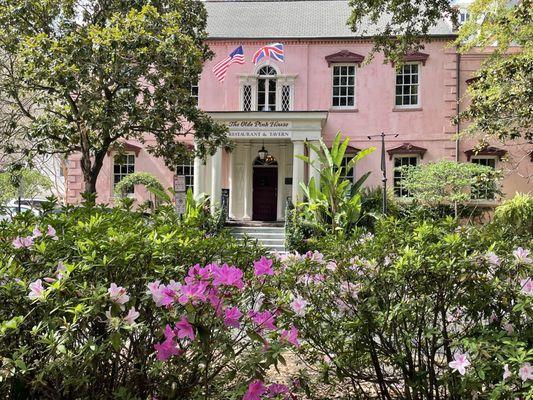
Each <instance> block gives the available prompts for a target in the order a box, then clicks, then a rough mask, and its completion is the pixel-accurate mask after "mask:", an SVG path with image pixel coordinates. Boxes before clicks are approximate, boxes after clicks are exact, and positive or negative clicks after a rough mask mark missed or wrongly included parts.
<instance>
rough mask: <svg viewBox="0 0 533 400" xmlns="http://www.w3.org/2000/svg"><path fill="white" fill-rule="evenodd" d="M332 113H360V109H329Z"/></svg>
mask: <svg viewBox="0 0 533 400" xmlns="http://www.w3.org/2000/svg"><path fill="white" fill-rule="evenodd" d="M329 112H330V113H356V112H359V109H357V108H335V107H331V108H330V109H329Z"/></svg>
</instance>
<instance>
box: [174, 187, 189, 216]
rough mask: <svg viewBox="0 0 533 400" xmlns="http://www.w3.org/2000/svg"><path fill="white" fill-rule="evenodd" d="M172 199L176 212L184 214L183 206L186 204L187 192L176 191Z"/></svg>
mask: <svg viewBox="0 0 533 400" xmlns="http://www.w3.org/2000/svg"><path fill="white" fill-rule="evenodd" d="M174 200H175V201H176V212H177V213H178V214H180V215H181V214H185V207H186V206H187V193H185V192H177V193H176V194H175V195H174Z"/></svg>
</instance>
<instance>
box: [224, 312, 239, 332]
mask: <svg viewBox="0 0 533 400" xmlns="http://www.w3.org/2000/svg"><path fill="white" fill-rule="evenodd" d="M241 317H242V312H241V311H240V310H239V309H238V308H237V307H229V308H226V310H225V311H224V325H226V326H232V327H234V328H238V327H239V326H240V323H239V319H240V318H241Z"/></svg>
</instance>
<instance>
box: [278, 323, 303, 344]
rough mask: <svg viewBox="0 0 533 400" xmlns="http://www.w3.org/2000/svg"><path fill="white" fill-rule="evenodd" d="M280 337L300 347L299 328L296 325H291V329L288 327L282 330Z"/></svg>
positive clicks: (283, 340)
mask: <svg viewBox="0 0 533 400" xmlns="http://www.w3.org/2000/svg"><path fill="white" fill-rule="evenodd" d="M280 339H281V341H282V342H288V343H290V344H292V345H294V347H297V348H298V347H300V342H299V341H298V328H296V327H295V326H294V325H293V326H291V330H290V331H288V330H286V329H284V330H282V331H281V337H280Z"/></svg>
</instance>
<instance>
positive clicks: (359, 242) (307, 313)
mask: <svg viewBox="0 0 533 400" xmlns="http://www.w3.org/2000/svg"><path fill="white" fill-rule="evenodd" d="M509 231H510V227H507V226H500V225H498V224H489V225H487V226H483V227H474V226H463V227H461V226H459V225H458V224H457V222H456V221H454V220H453V219H452V218H449V219H444V220H440V221H438V222H420V221H416V222H412V221H407V220H396V219H389V220H384V219H381V220H379V221H378V222H377V224H376V232H375V234H374V235H372V234H361V235H356V236H354V237H353V238H352V239H349V238H346V237H345V238H343V240H341V241H339V240H338V237H336V236H328V237H325V238H323V239H321V240H320V241H316V242H314V244H315V245H316V246H318V247H317V248H319V249H321V251H322V252H319V251H315V252H308V253H307V254H303V255H299V254H291V255H288V256H284V257H282V260H281V263H282V265H283V270H284V272H283V274H284V278H283V284H284V285H285V286H283V289H284V290H282V293H283V294H282V295H281V297H282V299H284V301H285V303H286V307H287V308H289V309H291V310H293V312H294V319H293V323H294V324H295V326H297V327H298V329H299V330H300V332H301V336H302V338H303V339H302V341H303V343H304V344H303V345H302V346H301V348H300V353H301V355H302V356H303V357H305V358H306V360H307V361H308V363H309V365H310V366H313V367H316V371H315V372H316V374H315V376H316V377H318V378H319V379H318V380H319V381H320V382H321V383H322V384H324V385H326V388H327V389H328V390H329V393H328V394H327V396H332V395H333V394H338V393H339V392H344V394H345V396H347V397H349V396H351V397H350V398H374V397H373V396H379V398H382V399H470V398H494V399H509V398H527V396H530V395H531V393H532V392H533V385H532V380H533V369H532V368H533V367H532V365H533V350H532V346H531V343H532V341H533V331H532V329H531V327H532V324H531V318H532V316H533V303H532V295H533V281H532V279H531V277H532V275H533V273H532V272H533V271H532V269H533V268H532V267H533V260H532V258H533V257H532V255H531V254H530V251H529V249H530V248H531V244H532V243H531V237H530V236H520V235H517V234H514V235H513V234H510V233H509Z"/></svg>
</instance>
